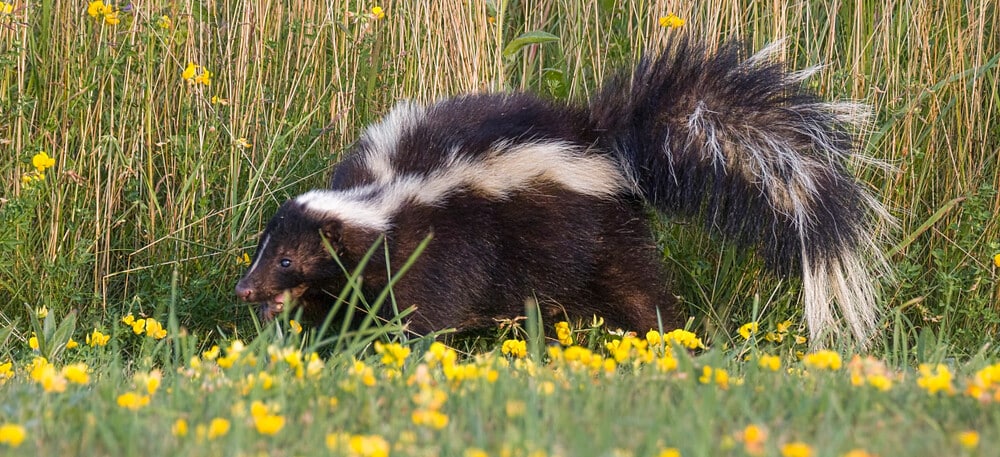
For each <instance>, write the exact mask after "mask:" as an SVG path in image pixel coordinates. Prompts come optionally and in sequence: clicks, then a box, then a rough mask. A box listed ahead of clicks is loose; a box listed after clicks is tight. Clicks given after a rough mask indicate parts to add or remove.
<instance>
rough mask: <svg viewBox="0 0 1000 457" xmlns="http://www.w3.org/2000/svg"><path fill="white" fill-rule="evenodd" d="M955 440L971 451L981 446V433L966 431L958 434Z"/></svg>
mask: <svg viewBox="0 0 1000 457" xmlns="http://www.w3.org/2000/svg"><path fill="white" fill-rule="evenodd" d="M955 439H956V440H958V444H961V445H962V447H964V448H966V449H968V450H970V451H971V450H973V449H975V448H976V447H978V446H979V432H976V431H975V430H966V431H964V432H961V433H958V434H957V435H955Z"/></svg>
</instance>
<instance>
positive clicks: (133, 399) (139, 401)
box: [117, 392, 149, 411]
mask: <svg viewBox="0 0 1000 457" xmlns="http://www.w3.org/2000/svg"><path fill="white" fill-rule="evenodd" d="M117 401H118V406H119V407H122V408H125V409H130V410H132V411H138V410H140V409H142V407H144V406H146V405H148V404H149V395H139V394H137V393H135V392H125V393H123V394H121V395H119V396H118V400H117Z"/></svg>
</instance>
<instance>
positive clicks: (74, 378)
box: [62, 362, 90, 384]
mask: <svg viewBox="0 0 1000 457" xmlns="http://www.w3.org/2000/svg"><path fill="white" fill-rule="evenodd" d="M87 371H88V368H87V364H86V363H83V362H79V363H74V364H70V365H66V366H64V367H63V369H62V375H63V376H65V377H66V379H67V380H69V382H72V383H74V384H87V383H88V382H90V376H89V375H88V374H87Z"/></svg>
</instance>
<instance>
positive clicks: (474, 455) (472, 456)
mask: <svg viewBox="0 0 1000 457" xmlns="http://www.w3.org/2000/svg"><path fill="white" fill-rule="evenodd" d="M462 457H490V455H489V454H487V453H486V451H484V450H482V449H479V448H477V447H470V448H468V449H466V450H465V451H464V452H463V453H462Z"/></svg>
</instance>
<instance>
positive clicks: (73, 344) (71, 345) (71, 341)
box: [66, 338, 80, 349]
mask: <svg viewBox="0 0 1000 457" xmlns="http://www.w3.org/2000/svg"><path fill="white" fill-rule="evenodd" d="M79 345H80V343H77V342H76V340H74V339H73V338H70V339H69V341H67V342H66V349H73V348H75V347H77V346H79Z"/></svg>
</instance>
